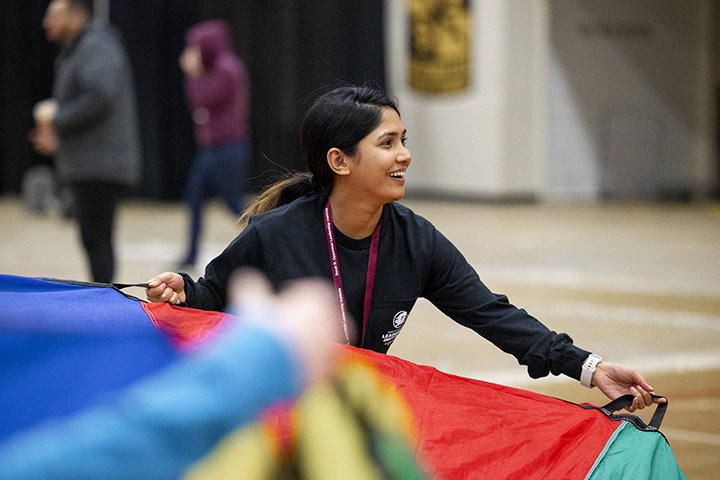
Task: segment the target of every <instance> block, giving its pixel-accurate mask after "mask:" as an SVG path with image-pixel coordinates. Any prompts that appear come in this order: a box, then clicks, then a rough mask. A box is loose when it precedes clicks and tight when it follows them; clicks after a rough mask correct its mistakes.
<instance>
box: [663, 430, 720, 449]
mask: <svg viewBox="0 0 720 480" xmlns="http://www.w3.org/2000/svg"><path fill="white" fill-rule="evenodd" d="M660 431H661V432H662V433H664V434H665V435H667V436H668V437H670V440H673V441H678V442H690V443H702V444H705V445H715V446H720V435H718V434H715V433H706V432H697V431H694V430H685V429H682V428H675V427H663V428H661V429H660Z"/></svg>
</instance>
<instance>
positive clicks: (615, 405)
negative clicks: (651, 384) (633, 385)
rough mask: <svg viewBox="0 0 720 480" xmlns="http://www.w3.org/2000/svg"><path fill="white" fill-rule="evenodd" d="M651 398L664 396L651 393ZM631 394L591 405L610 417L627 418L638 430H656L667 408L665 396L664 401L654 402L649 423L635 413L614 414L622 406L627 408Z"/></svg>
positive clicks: (630, 403) (631, 397) (631, 400)
mask: <svg viewBox="0 0 720 480" xmlns="http://www.w3.org/2000/svg"><path fill="white" fill-rule="evenodd" d="M651 396H652V398H653V399H656V398H665V397H661V396H659V395H653V394H651ZM634 398H635V397H633V396H632V395H630V394H628V395H623V396H622V397H618V398H616V399H615V400H613V401H611V402H609V403H607V404H606V405H604V406H602V407H593V408H598V409H599V410H600V411H601V412H603V413H604V414H605V415H607V416H608V417H610V418H614V419H618V420H627V421H629V422H631V423H632V424H633V425H635V427H637V428H639V429H640V430H646V431H657V430H659V429H660V425H661V424H662V421H663V418H664V417H665V412H667V408H668V403H669V402H668V400H667V398H665V403H657V404H655V405H656V406H655V413H653V416H652V418H651V419H650V422H649V423H647V424H646V423H645V422H643V421H642V419H641V418H640V417H638V416H637V415H632V414H619V415H614V413H615V412H617V411H618V410H622V409H623V408H627V407H629V406H630V405H632V402H633V399H634Z"/></svg>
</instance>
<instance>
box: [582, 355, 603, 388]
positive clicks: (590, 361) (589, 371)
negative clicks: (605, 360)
mask: <svg viewBox="0 0 720 480" xmlns="http://www.w3.org/2000/svg"><path fill="white" fill-rule="evenodd" d="M600 362H602V357H601V356H600V355H595V354H594V353H591V354H590V355H588V357H587V358H586V359H585V361H584V362H583V364H582V370H581V371H580V384H581V385H582V386H583V387H587V388H593V387H594V386H595V385H593V383H592V377H593V373H595V370H596V369H597V364H598V363H600Z"/></svg>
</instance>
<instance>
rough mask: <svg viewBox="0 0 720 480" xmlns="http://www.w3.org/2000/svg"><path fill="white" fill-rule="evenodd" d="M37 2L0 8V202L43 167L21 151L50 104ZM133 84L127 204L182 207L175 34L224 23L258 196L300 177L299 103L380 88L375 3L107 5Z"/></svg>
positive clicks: (187, 132) (48, 58)
mask: <svg viewBox="0 0 720 480" xmlns="http://www.w3.org/2000/svg"><path fill="white" fill-rule="evenodd" d="M48 3H49V2H48V0H10V1H7V2H4V5H3V8H2V9H0V15H1V17H0V38H1V39H2V43H1V44H0V52H1V53H0V58H1V59H2V70H1V71H0V87H1V88H2V90H1V91H0V132H1V136H0V192H18V191H19V189H20V185H21V182H22V177H23V174H24V173H25V172H26V171H27V169H28V168H29V167H31V166H33V165H36V164H42V163H47V164H51V162H52V160H51V159H46V158H43V157H40V156H38V155H36V154H35V153H34V152H33V151H32V149H31V148H30V146H29V144H28V142H27V139H26V137H27V132H28V130H29V129H30V128H31V127H32V116H31V111H32V106H33V105H34V103H35V102H37V101H38V100H41V99H43V98H47V97H48V96H50V92H51V86H52V75H53V68H52V64H53V60H54V57H55V55H56V54H57V49H56V48H55V47H53V46H51V45H49V44H48V43H47V42H46V41H45V39H44V34H43V31H42V27H41V22H42V15H43V13H44V10H45V8H46V6H47V4H48ZM110 5H111V9H110V21H111V23H113V24H114V25H115V26H116V27H117V28H118V29H119V30H120V32H121V34H122V36H123V39H124V42H125V45H126V47H127V51H128V56H129V57H130V61H131V64H132V67H133V73H134V76H135V83H136V90H137V97H138V107H139V117H140V118H139V121H140V127H141V128H140V130H141V132H142V142H143V155H144V161H145V167H144V172H145V175H144V182H143V184H142V187H141V188H140V190H139V192H138V194H139V195H140V196H142V197H148V198H157V199H177V198H180V197H181V196H182V193H183V189H184V184H185V178H186V175H187V170H188V167H189V165H190V163H191V162H192V157H193V154H194V142H193V138H192V124H191V120H190V115H189V113H188V111H187V109H186V107H185V103H184V99H183V91H182V75H181V72H180V69H179V67H178V56H179V55H180V52H181V50H182V48H183V40H184V38H183V35H184V32H185V30H186V29H187V28H188V27H189V26H190V25H192V24H193V23H195V22H197V21H200V20H205V19H209V18H224V19H225V20H227V21H228V22H229V23H230V25H231V27H232V29H233V35H234V43H235V46H236V49H237V51H238V53H239V54H240V55H241V56H242V57H243V59H244V60H245V62H246V63H247V66H248V70H249V73H250V80H251V82H252V114H251V117H252V120H251V122H252V134H253V152H254V155H253V160H252V168H251V171H252V175H251V177H250V178H249V179H248V188H255V189H257V188H259V187H261V186H263V185H265V184H266V183H267V182H269V181H271V180H273V179H274V178H276V177H277V176H278V175H281V174H282V173H284V172H286V171H288V170H297V169H301V168H302V167H303V165H302V162H301V159H300V156H299V153H298V151H299V148H298V127H299V123H300V121H301V119H302V115H303V113H304V111H305V109H306V108H307V106H308V104H309V102H310V101H311V100H312V99H313V98H314V97H315V96H316V95H317V94H318V92H320V91H323V90H324V89H326V88H329V87H331V86H334V85H338V84H343V83H370V84H373V85H376V86H379V87H383V85H384V77H385V75H384V47H383V2H382V0H364V1H361V2H356V1H351V0H333V1H331V0H312V1H311V0H293V1H290V2H287V1H280V0H267V1H250V0H232V1H231V0H214V1H213V0H206V1H202V0H193V1H189V0H188V1H182V0H111V2H110Z"/></svg>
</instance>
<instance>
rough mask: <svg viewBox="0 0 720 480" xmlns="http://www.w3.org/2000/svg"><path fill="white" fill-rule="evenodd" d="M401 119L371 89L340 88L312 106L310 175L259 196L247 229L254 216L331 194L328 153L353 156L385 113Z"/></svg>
mask: <svg viewBox="0 0 720 480" xmlns="http://www.w3.org/2000/svg"><path fill="white" fill-rule="evenodd" d="M383 108H391V109H393V110H395V111H396V112H397V113H398V115H399V114H400V112H399V110H398V106H397V103H396V102H395V101H393V100H391V99H390V98H388V97H387V96H386V95H385V94H384V93H383V92H381V91H380V90H376V89H374V88H371V87H365V86H363V87H357V86H347V87H338V88H335V89H333V90H330V91H329V92H327V93H325V94H323V95H321V96H320V97H319V98H318V99H317V100H315V102H314V103H313V104H312V105H311V106H310V108H309V109H308V111H307V113H306V114H305V119H304V120H303V124H302V129H301V131H300V141H301V145H302V151H303V156H304V159H305V163H306V165H307V168H308V172H301V173H295V174H291V175H290V176H288V177H286V178H284V179H282V180H280V181H278V182H276V183H274V184H272V185H270V186H269V187H267V188H266V189H265V190H263V192H262V193H260V195H258V196H257V197H256V198H255V200H254V201H253V202H252V204H251V205H250V206H249V207H248V208H247V209H246V210H245V211H244V212H243V214H242V216H241V217H240V220H239V222H238V223H239V224H240V228H241V229H243V228H245V227H246V226H247V223H248V221H249V219H250V217H251V216H253V215H257V214H260V213H264V212H267V211H269V210H272V209H273V208H277V207H279V206H281V205H285V204H286V203H290V202H292V201H293V200H295V199H297V198H300V197H302V196H304V195H307V194H309V193H312V192H328V191H330V189H331V188H332V185H333V180H334V176H333V171H332V170H331V169H330V166H329V165H328V163H327V152H328V151H329V150H330V149H331V148H339V149H340V150H342V151H343V153H345V154H346V155H353V154H355V151H356V150H357V144H358V142H360V140H362V139H363V138H364V137H365V136H366V135H367V134H369V133H370V132H372V131H373V129H375V127H377V126H378V124H379V123H380V120H381V118H382V109H383Z"/></svg>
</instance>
